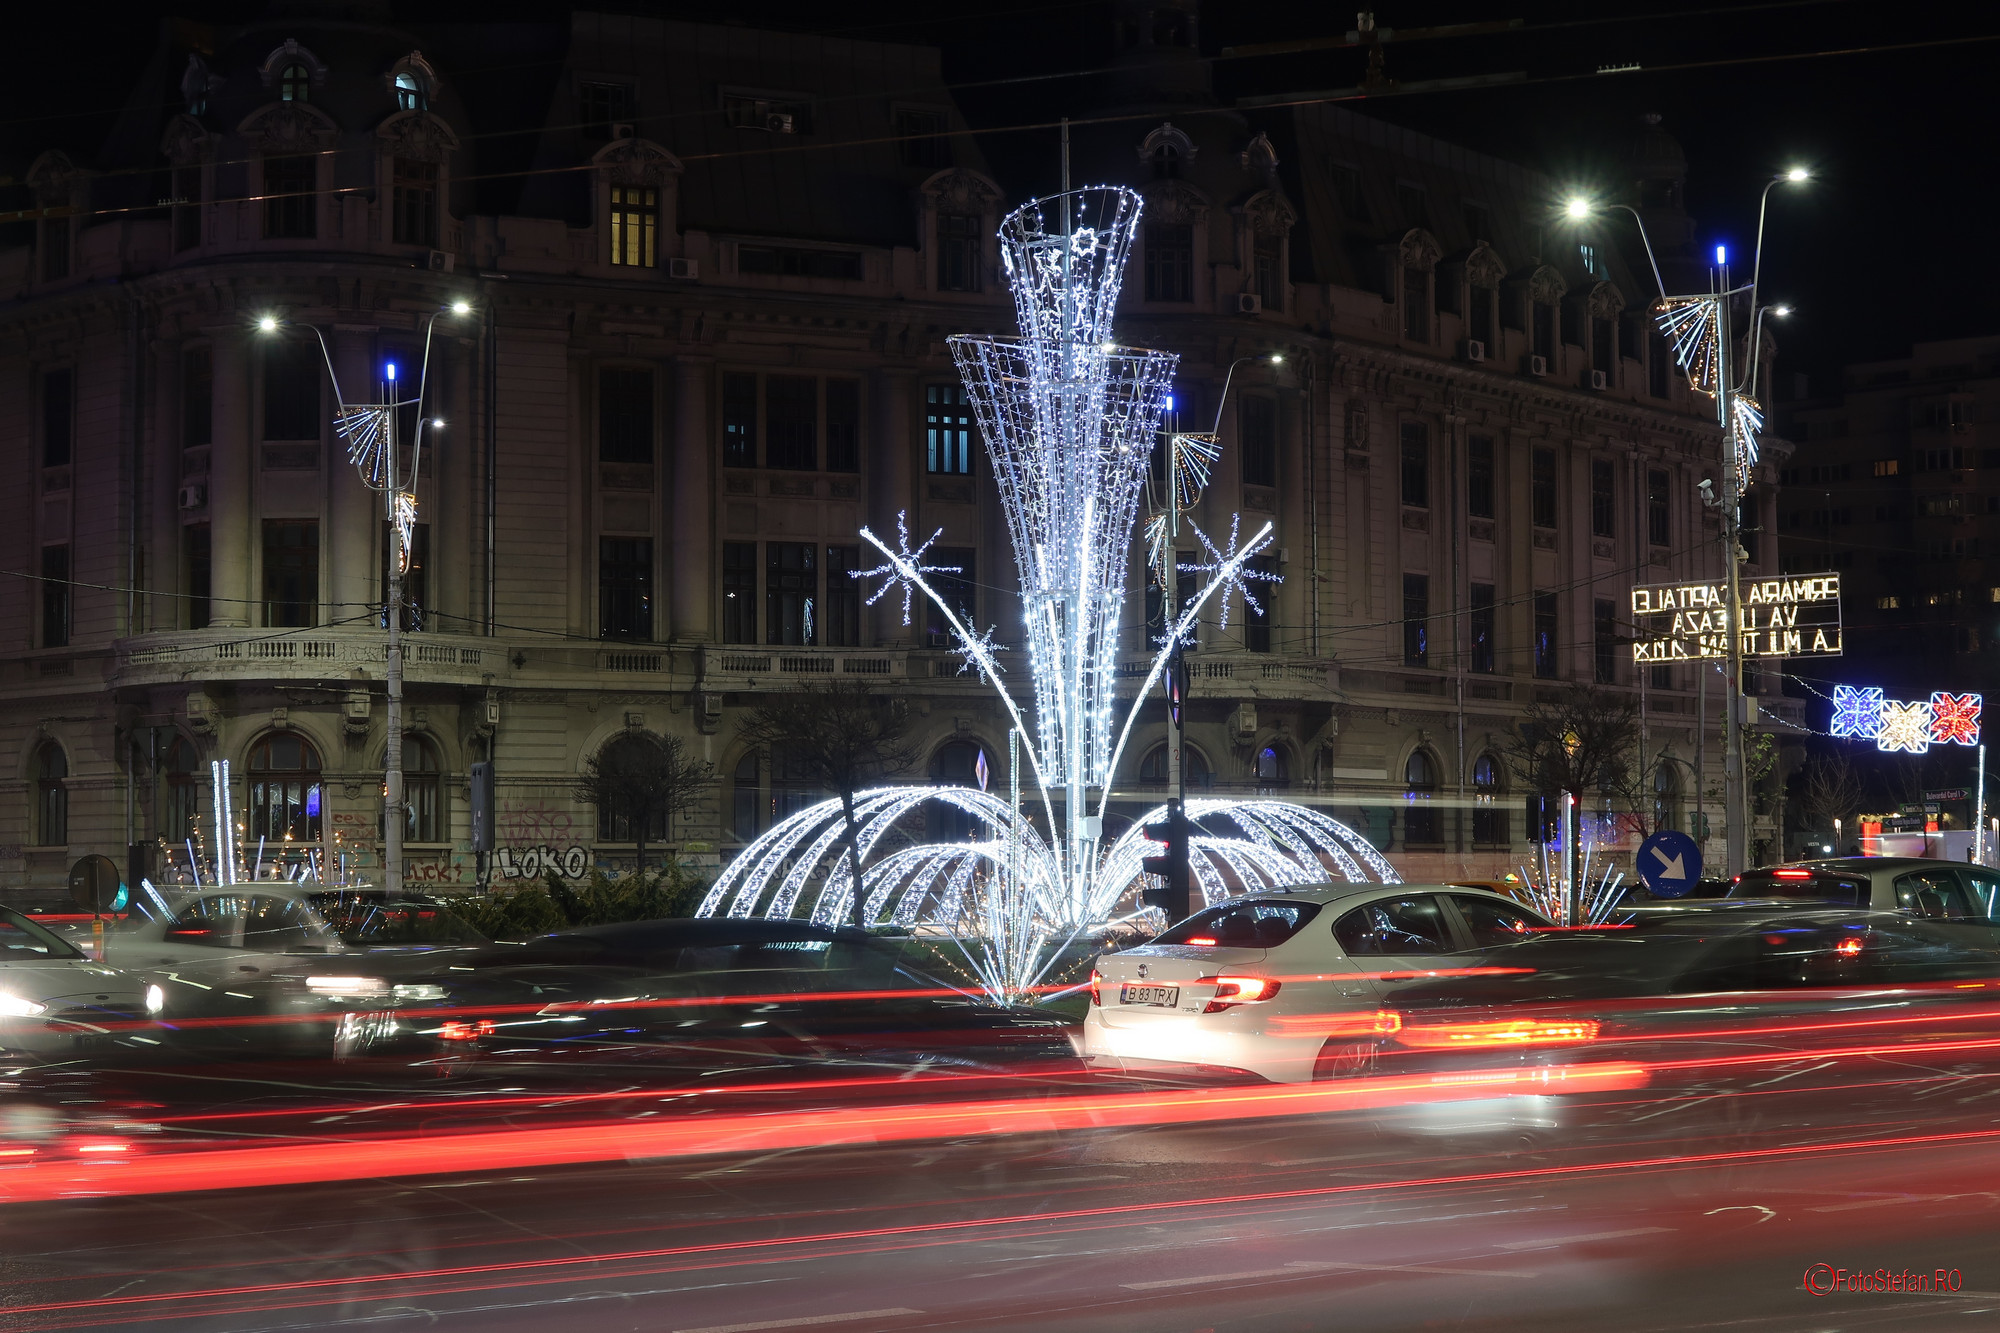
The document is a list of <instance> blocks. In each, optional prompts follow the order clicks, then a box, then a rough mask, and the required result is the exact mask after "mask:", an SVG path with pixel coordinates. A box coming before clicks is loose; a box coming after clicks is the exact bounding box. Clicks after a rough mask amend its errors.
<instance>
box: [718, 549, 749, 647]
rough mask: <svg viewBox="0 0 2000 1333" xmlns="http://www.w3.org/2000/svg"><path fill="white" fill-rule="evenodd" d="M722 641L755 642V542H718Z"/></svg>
mask: <svg viewBox="0 0 2000 1333" xmlns="http://www.w3.org/2000/svg"><path fill="white" fill-rule="evenodd" d="M722 641H723V642H724V643H755V642H757V544H756V543H755V542H724V543H723V544H722Z"/></svg>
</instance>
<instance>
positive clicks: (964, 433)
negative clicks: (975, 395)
mask: <svg viewBox="0 0 2000 1333" xmlns="http://www.w3.org/2000/svg"><path fill="white" fill-rule="evenodd" d="M926 394H927V396H928V398H929V400H930V401H929V402H928V403H927V404H926V409H927V410H926V414H925V415H926V423H925V434H926V438H927V441H928V444H927V452H926V457H927V459H928V460H929V464H930V470H931V471H932V472H947V473H960V474H965V473H970V472H971V471H972V404H971V403H970V401H968V400H967V398H966V396H965V390H964V389H963V388H962V387H960V386H959V385H956V384H933V385H931V386H930V387H929V388H928V389H927V390H926Z"/></svg>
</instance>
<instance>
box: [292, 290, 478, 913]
mask: <svg viewBox="0 0 2000 1333" xmlns="http://www.w3.org/2000/svg"><path fill="white" fill-rule="evenodd" d="M471 313H472V307H471V305H470V304H468V303H467V302H464V301H456V302H453V303H452V304H451V305H449V306H444V307H440V308H439V309H438V310H437V311H436V312H435V313H433V314H432V315H431V317H430V318H429V319H428V320H426V321H425V322H424V354H423V363H422V365H421V366H420V367H419V370H418V373H417V387H416V395H415V396H414V397H412V398H398V397H397V394H398V393H399V392H400V390H399V388H398V385H399V384H400V383H402V381H400V380H399V379H398V377H397V373H396V363H395V362H393V361H389V362H386V363H384V366H383V378H382V380H381V382H380V387H379V389H378V391H377V396H378V398H379V401H378V402H375V403H349V402H348V401H347V398H346V396H345V395H344V394H342V393H341V391H340V376H339V375H338V374H336V373H335V371H334V368H333V355H332V353H331V351H330V350H329V349H328V347H327V345H326V335H325V334H323V333H321V332H320V330H319V328H318V326H316V325H311V324H308V325H306V326H305V327H307V328H310V329H312V331H313V336H314V337H315V338H317V339H318V340H319V350H320V356H321V358H322V359H324V360H325V362H326V373H327V378H328V380H329V381H331V382H332V384H333V396H334V399H335V401H336V403H337V404H338V406H337V407H336V410H335V413H334V429H335V431H336V432H337V433H338V434H339V435H340V436H341V438H342V439H344V440H345V441H346V442H347V457H348V461H349V462H351V463H353V464H354V465H355V467H356V469H358V470H359V472H360V474H361V481H362V484H363V485H365V486H367V487H369V488H370V489H371V490H378V491H380V492H382V512H383V518H384V520H385V525H386V526H387V528H388V543H389V550H388V560H387V565H388V568H387V571H386V574H387V577H386V578H385V580H384V583H385V586H384V588H383V598H382V624H383V629H384V632H385V644H384V647H385V654H384V656H385V659H386V660H385V662H384V670H383V687H384V692H385V693H386V695H387V696H388V707H387V709H386V710H385V715H384V718H383V724H384V725H383V730H384V731H385V733H386V735H385V738H384V739H385V742H386V744H385V748H384V751H383V756H382V887H383V889H384V890H385V891H386V892H387V893H389V894H391V895H394V894H399V893H401V892H402V889H403V825H404V822H405V821H406V820H407V819H408V812H407V810H406V808H405V804H404V800H403V574H404V572H405V569H406V566H407V565H408V562H409V555H410V550H409V539H410V535H411V533H412V532H413V531H414V529H415V525H416V517H417V496H416V483H417V478H418V476H420V475H421V473H422V469H423V442H424V430H425V428H426V427H428V428H430V429H431V430H433V431H435V430H438V429H441V428H442V427H443V426H444V422H443V421H442V420H435V419H432V418H429V417H426V416H424V415H423V411H424V396H425V390H426V389H427V387H428V385H429V381H430V361H431V335H432V332H433V330H434V329H435V327H436V325H437V322H438V319H439V317H440V316H442V315H446V314H450V315H459V316H463V315H469V314H471ZM285 325H286V321H284V320H283V319H281V318H280V317H278V316H276V315H265V316H263V317H262V318H261V319H259V320H258V321H257V328H258V331H259V332H262V333H265V334H275V333H277V332H278V331H279V329H281V328H283V327H285ZM405 407H414V408H416V410H417V425H416V429H415V431H413V432H412V436H411V439H410V463H409V468H408V470H407V471H405V470H404V469H403V465H402V445H401V442H400V441H399V440H398V439H397V438H396V424H397V423H396V414H397V412H398V411H399V410H400V409H402V408H405ZM326 817H327V815H326V807H325V801H324V799H322V801H321V806H320V818H321V819H322V820H324V819H325V818H326ZM330 869H331V867H323V868H322V875H324V874H326V873H328V872H329V871H330Z"/></svg>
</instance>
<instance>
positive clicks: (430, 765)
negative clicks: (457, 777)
mask: <svg viewBox="0 0 2000 1333" xmlns="http://www.w3.org/2000/svg"><path fill="white" fill-rule="evenodd" d="M403 811H404V826H403V837H404V838H405V839H407V840H408V841H410V842H443V841H444V840H445V839H444V837H443V836H442V835H441V834H442V830H444V829H446V828H449V827H450V825H449V822H448V821H446V820H445V819H444V817H443V815H444V774H443V773H442V772H441V771H440V766H439V764H438V757H437V750H436V749H434V748H433V747H432V745H431V743H430V742H429V741H427V740H425V739H424V738H423V737H421V736H405V737H403Z"/></svg>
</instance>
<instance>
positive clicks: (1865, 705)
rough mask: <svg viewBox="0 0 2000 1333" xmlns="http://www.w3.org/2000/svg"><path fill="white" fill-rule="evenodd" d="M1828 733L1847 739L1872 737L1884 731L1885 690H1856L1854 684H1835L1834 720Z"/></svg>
mask: <svg viewBox="0 0 2000 1333" xmlns="http://www.w3.org/2000/svg"><path fill="white" fill-rule="evenodd" d="M1827 734H1828V735H1831V736H1837V737H1841V738H1844V739H1851V740H1857V741H1872V740H1874V739H1875V738H1876V737H1877V736H1880V735H1881V734H1882V691H1881V690H1880V689H1866V690H1857V689H1855V688H1854V687H1853V686H1852V685H1836V686H1834V687H1833V721H1832V723H1831V724H1829V725H1828V727H1827Z"/></svg>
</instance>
